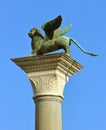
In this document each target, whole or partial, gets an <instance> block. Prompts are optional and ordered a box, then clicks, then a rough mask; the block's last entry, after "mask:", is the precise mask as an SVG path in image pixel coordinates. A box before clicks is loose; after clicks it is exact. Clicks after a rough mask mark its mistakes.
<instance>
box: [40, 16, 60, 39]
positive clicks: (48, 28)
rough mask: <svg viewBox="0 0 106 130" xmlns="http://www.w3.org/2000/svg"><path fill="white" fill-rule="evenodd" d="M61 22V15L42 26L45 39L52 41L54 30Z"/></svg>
mask: <svg viewBox="0 0 106 130" xmlns="http://www.w3.org/2000/svg"><path fill="white" fill-rule="evenodd" d="M61 22H62V17H61V15H59V16H57V17H56V18H55V19H53V20H51V21H48V22H46V23H44V24H43V25H42V29H43V30H44V31H45V34H46V38H47V39H52V38H53V35H54V30H56V29H57V28H58V27H59V26H60V25H61Z"/></svg>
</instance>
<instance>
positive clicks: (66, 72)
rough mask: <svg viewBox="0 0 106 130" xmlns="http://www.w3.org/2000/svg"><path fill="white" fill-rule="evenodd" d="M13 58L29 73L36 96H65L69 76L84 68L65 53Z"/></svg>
mask: <svg viewBox="0 0 106 130" xmlns="http://www.w3.org/2000/svg"><path fill="white" fill-rule="evenodd" d="M11 60H12V61H13V62H15V63H16V64H17V65H18V66H19V67H20V68H21V69H22V70H24V71H25V72H26V73H27V75H28V78H29V80H30V81H31V84H32V88H33V93H34V97H38V96H44V95H45V96H48V95H51V96H52V95H54V96H60V97H63V90H64V86H65V84H66V82H67V79H68V77H69V76H71V75H73V74H74V73H76V72H77V71H79V70H80V69H81V68H83V66H82V65H80V64H79V63H78V62H76V61H75V60H73V59H72V58H70V57H69V56H68V55H66V54H65V53H57V54H48V55H42V56H33V57H22V58H14V59H11Z"/></svg>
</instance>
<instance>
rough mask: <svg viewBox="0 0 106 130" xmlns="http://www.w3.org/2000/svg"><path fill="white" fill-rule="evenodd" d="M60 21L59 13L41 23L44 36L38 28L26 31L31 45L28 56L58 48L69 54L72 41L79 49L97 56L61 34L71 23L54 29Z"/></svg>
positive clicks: (66, 30)
mask: <svg viewBox="0 0 106 130" xmlns="http://www.w3.org/2000/svg"><path fill="white" fill-rule="evenodd" d="M61 22H62V17H61V16H60V15H59V16H58V17H56V18H55V19H53V20H51V21H49V22H47V23H44V24H43V25H42V29H43V30H44V31H45V34H46V35H45V37H44V36H43V35H42V34H41V32H40V30H39V29H37V28H32V29H31V30H30V32H29V33H28V35H29V37H30V38H31V39H32V42H31V47H32V52H31V53H30V54H29V56H34V55H43V54H45V53H49V52H53V51H56V50H59V49H64V50H65V53H66V54H67V55H70V45H71V42H73V43H74V44H75V45H77V46H78V47H79V49H80V50H81V51H83V52H84V53H86V54H89V55H91V56H97V54H93V53H90V52H87V51H85V50H84V49H83V48H82V47H81V46H80V44H78V43H77V42H76V41H75V40H74V39H72V38H70V37H66V36H63V34H65V33H67V32H68V31H69V30H70V28H71V24H70V25H68V26H66V27H65V28H62V29H59V30H56V29H57V28H58V27H59V26H60V25H61Z"/></svg>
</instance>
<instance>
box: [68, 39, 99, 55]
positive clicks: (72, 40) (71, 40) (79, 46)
mask: <svg viewBox="0 0 106 130" xmlns="http://www.w3.org/2000/svg"><path fill="white" fill-rule="evenodd" d="M69 39H70V41H69V45H71V42H73V43H74V44H75V45H76V46H77V47H78V48H79V49H80V50H81V51H83V52H84V53H86V54H88V55H91V56H98V55H97V54H93V53H90V52H87V51H86V50H84V49H83V48H82V47H81V45H80V44H79V43H77V42H76V41H75V40H74V39H72V38H69Z"/></svg>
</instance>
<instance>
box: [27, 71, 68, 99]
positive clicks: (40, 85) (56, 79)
mask: <svg viewBox="0 0 106 130" xmlns="http://www.w3.org/2000/svg"><path fill="white" fill-rule="evenodd" d="M28 78H29V79H30V81H31V84H32V88H33V93H34V96H42V95H55V96H61V97H63V90H64V86H65V83H66V82H67V80H66V77H65V76H64V75H63V74H62V73H60V72H59V71H51V73H50V71H46V72H40V73H29V74H28Z"/></svg>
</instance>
